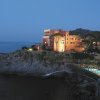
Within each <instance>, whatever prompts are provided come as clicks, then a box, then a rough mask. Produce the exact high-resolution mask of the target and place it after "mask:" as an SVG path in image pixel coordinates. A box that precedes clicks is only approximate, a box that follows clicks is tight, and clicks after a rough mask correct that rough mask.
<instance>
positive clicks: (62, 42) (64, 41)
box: [43, 29, 84, 52]
mask: <svg viewBox="0 0 100 100" xmlns="http://www.w3.org/2000/svg"><path fill="white" fill-rule="evenodd" d="M43 44H44V45H46V46H47V47H50V48H51V49H52V50H54V51H58V52H67V51H69V52H71V51H77V52H81V51H83V50H84V48H83V47H82V42H81V38H80V37H79V36H78V35H70V34H69V32H67V31H63V30H50V29H47V30H44V36H43Z"/></svg>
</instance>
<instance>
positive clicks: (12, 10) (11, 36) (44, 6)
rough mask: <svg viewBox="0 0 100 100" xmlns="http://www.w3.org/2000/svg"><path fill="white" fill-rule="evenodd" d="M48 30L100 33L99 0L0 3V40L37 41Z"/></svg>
mask: <svg viewBox="0 0 100 100" xmlns="http://www.w3.org/2000/svg"><path fill="white" fill-rule="evenodd" d="M48 28H50V29H64V30H68V31H69V30H74V29H76V28H85V29H90V30H98V31H100V0H0V41H33V42H40V41H41V40H42V35H43V29H48Z"/></svg>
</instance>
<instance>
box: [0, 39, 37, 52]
mask: <svg viewBox="0 0 100 100" xmlns="http://www.w3.org/2000/svg"><path fill="white" fill-rule="evenodd" d="M33 44H35V43H34V42H12V41H10V42H5V41H3V42H0V53H10V52H13V51H16V50H20V49H21V48H22V47H24V46H26V47H30V46H32V45H33Z"/></svg>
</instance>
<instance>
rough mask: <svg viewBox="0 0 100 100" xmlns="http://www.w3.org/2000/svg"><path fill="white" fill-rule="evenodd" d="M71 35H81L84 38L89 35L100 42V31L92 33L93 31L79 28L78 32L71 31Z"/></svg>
mask: <svg viewBox="0 0 100 100" xmlns="http://www.w3.org/2000/svg"><path fill="white" fill-rule="evenodd" d="M70 34H73V35H80V36H82V37H86V36H87V35H88V36H92V37H95V38H96V40H97V41H100V31H92V30H87V29H82V28H78V29H76V30H71V31H70Z"/></svg>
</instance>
